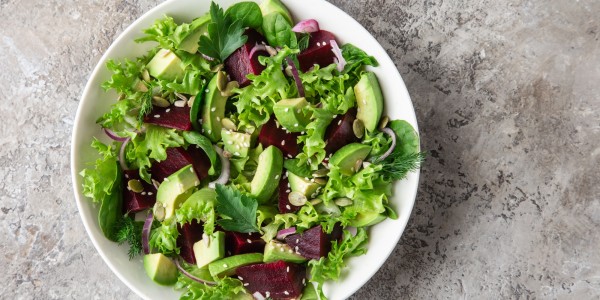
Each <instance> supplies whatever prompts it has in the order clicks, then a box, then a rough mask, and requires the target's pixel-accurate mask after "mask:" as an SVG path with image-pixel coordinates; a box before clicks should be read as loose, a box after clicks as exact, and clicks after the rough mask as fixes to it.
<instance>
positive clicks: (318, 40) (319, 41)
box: [298, 30, 335, 72]
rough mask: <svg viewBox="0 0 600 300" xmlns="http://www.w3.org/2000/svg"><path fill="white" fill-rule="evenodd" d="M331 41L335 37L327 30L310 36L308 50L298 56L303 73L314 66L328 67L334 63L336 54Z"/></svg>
mask: <svg viewBox="0 0 600 300" xmlns="http://www.w3.org/2000/svg"><path fill="white" fill-rule="evenodd" d="M331 40H335V36H334V35H333V33H331V32H329V31H326V30H319V31H317V32H313V33H311V34H310V40H309V43H308V48H306V50H304V51H302V52H301V53H300V54H298V61H299V62H300V70H302V72H306V71H308V70H309V69H310V68H312V67H313V66H314V65H319V66H321V67H326V66H329V65H330V64H332V63H333V62H334V60H333V59H334V58H335V54H334V53H333V51H332V47H331V45H330V42H329V41H331Z"/></svg>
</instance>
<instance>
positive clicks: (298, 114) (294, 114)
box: [273, 97, 311, 132]
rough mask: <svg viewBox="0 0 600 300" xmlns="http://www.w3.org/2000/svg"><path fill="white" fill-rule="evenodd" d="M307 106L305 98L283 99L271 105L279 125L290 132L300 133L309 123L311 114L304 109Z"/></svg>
mask: <svg viewBox="0 0 600 300" xmlns="http://www.w3.org/2000/svg"><path fill="white" fill-rule="evenodd" d="M307 106H308V102H307V101H306V98H304V97H301V98H294V99H283V100H280V101H279V102H277V103H275V105H273V112H274V113H275V117H276V118H277V121H279V124H281V126H283V127H284V128H285V129H286V130H288V131H291V132H301V131H304V130H305V129H306V125H308V123H310V117H311V114H309V113H306V112H305V110H304V108H306V107H307Z"/></svg>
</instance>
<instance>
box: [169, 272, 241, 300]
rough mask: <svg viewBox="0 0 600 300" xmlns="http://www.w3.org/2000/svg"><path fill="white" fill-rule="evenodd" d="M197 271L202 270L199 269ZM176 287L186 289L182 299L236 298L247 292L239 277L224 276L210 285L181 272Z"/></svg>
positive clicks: (218, 299)
mask: <svg viewBox="0 0 600 300" xmlns="http://www.w3.org/2000/svg"><path fill="white" fill-rule="evenodd" d="M197 270H199V269H197ZM196 272H202V271H201V270H199V271H196ZM192 273H193V271H192ZM175 287H176V288H178V289H184V290H185V292H184V293H183V294H182V295H181V297H180V298H179V299H180V300H221V299H236V296H237V297H240V296H241V295H242V294H246V290H245V289H244V286H243V284H242V282H241V281H240V280H239V279H235V278H231V277H224V278H223V279H220V280H219V281H217V284H216V285H215V286H209V285H205V284H201V283H198V282H195V281H193V280H191V279H190V278H188V277H187V276H185V275H183V274H180V275H179V278H178V281H177V284H176V286H175ZM248 297H250V298H252V296H250V295H248ZM240 298H241V297H240ZM244 299H245V298H244Z"/></svg>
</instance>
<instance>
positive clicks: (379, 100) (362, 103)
mask: <svg viewBox="0 0 600 300" xmlns="http://www.w3.org/2000/svg"><path fill="white" fill-rule="evenodd" d="M354 95H355V96H356V104H357V105H358V109H357V114H356V118H357V119H359V120H361V121H362V122H363V124H365V128H366V129H367V130H368V131H370V132H373V131H375V129H376V128H377V125H378V124H379V119H380V118H381V114H382V113H383V94H382V93H381V87H380V86H379V81H378V80H377V76H375V73H373V72H367V73H364V74H363V75H362V76H361V77H360V80H359V81H358V83H357V84H356V85H355V86H354Z"/></svg>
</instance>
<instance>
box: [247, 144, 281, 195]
mask: <svg viewBox="0 0 600 300" xmlns="http://www.w3.org/2000/svg"><path fill="white" fill-rule="evenodd" d="M282 170H283V153H281V150H279V148H277V147H274V146H269V147H267V149H265V150H264V151H263V152H262V153H261V154H260V155H259V156H258V166H257V167H256V174H255V175H254V178H253V179H252V182H251V183H250V194H251V195H252V196H253V197H255V198H256V199H257V200H258V203H265V202H267V201H268V200H269V199H270V198H271V196H272V195H273V192H275V190H276V189H277V186H278V185H279V180H280V176H281V171H282Z"/></svg>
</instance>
